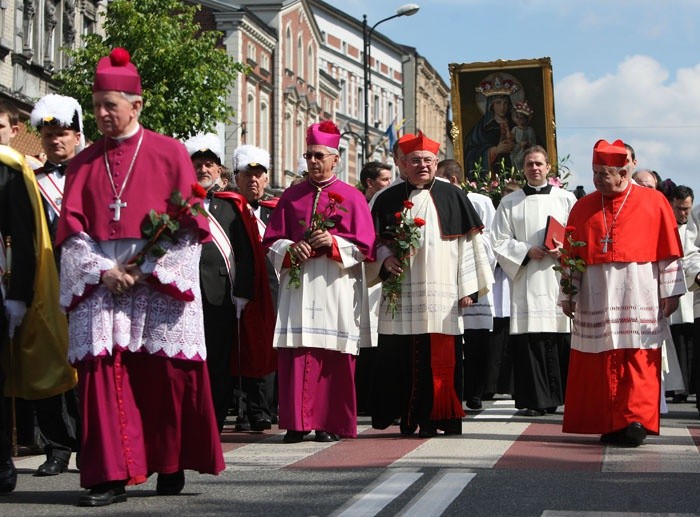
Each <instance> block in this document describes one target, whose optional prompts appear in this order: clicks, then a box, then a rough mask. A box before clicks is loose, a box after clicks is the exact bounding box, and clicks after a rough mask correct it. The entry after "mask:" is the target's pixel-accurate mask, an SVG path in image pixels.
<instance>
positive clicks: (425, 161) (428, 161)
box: [408, 156, 437, 167]
mask: <svg viewBox="0 0 700 517" xmlns="http://www.w3.org/2000/svg"><path fill="white" fill-rule="evenodd" d="M436 160H437V158H431V157H429V156H426V157H425V158H411V159H410V160H408V163H410V164H411V165H413V166H414V167H418V166H420V165H423V164H426V165H432V164H433V163H435V161H436Z"/></svg>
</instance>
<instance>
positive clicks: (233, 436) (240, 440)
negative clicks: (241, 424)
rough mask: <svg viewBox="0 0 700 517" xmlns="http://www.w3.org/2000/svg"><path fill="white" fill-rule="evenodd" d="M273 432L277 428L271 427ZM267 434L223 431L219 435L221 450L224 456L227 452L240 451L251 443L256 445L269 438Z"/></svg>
mask: <svg viewBox="0 0 700 517" xmlns="http://www.w3.org/2000/svg"><path fill="white" fill-rule="evenodd" d="M275 430H277V427H276V426H273V427H272V431H275ZM269 433H270V431H268V432H267V433H237V432H235V431H229V430H227V429H224V432H223V433H221V449H222V450H223V452H224V454H226V453H227V452H230V451H233V450H236V449H240V448H241V447H245V446H246V445H250V444H251V443H257V442H260V441H262V440H264V439H265V438H269V437H270V436H271V435H270V434H269Z"/></svg>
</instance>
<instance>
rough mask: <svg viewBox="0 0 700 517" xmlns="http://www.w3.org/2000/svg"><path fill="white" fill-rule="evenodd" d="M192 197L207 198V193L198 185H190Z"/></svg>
mask: <svg viewBox="0 0 700 517" xmlns="http://www.w3.org/2000/svg"><path fill="white" fill-rule="evenodd" d="M192 195H193V196H194V197H196V198H199V199H204V198H205V197H207V191H206V190H204V187H203V186H201V185H200V184H199V183H193V184H192Z"/></svg>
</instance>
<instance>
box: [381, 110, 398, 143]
mask: <svg viewBox="0 0 700 517" xmlns="http://www.w3.org/2000/svg"><path fill="white" fill-rule="evenodd" d="M384 136H385V137H387V138H388V139H389V149H393V148H394V144H395V143H396V141H397V140H398V139H399V135H398V133H397V131H396V117H394V120H392V121H391V123H390V124H389V127H388V128H386V131H384Z"/></svg>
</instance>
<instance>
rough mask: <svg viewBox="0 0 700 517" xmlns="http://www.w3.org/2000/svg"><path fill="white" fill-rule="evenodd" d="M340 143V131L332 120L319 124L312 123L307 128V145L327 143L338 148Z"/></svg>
mask: <svg viewBox="0 0 700 517" xmlns="http://www.w3.org/2000/svg"><path fill="white" fill-rule="evenodd" d="M338 144H340V131H339V130H338V126H336V125H335V124H334V123H333V122H331V121H330V120H324V121H323V122H321V123H319V124H311V125H310V126H309V129H307V130H306V145H325V146H326V147H331V148H333V149H338Z"/></svg>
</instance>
